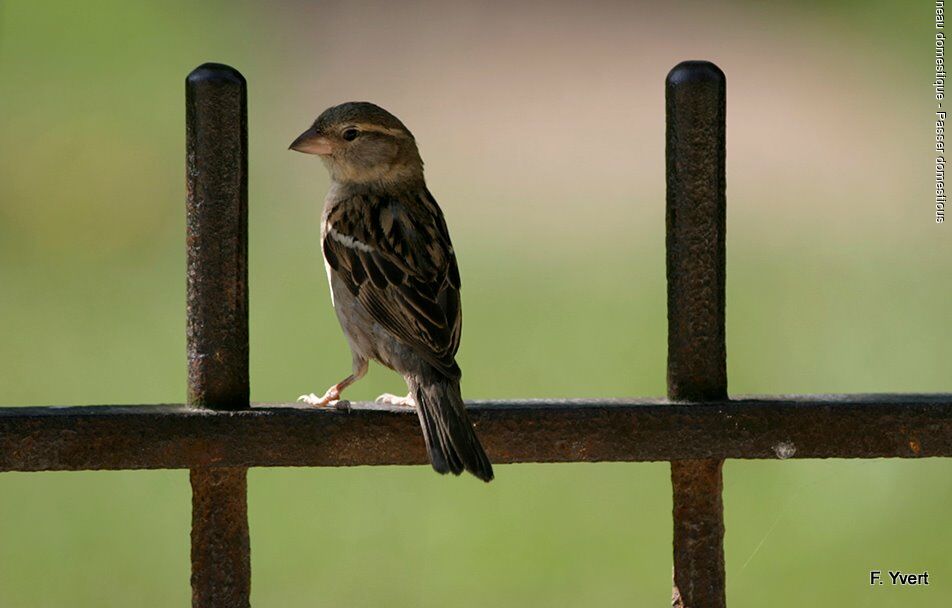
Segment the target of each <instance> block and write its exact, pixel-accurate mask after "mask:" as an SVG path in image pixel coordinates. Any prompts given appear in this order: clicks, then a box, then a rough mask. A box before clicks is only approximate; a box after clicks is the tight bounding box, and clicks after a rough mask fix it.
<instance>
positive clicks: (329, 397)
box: [298, 384, 350, 409]
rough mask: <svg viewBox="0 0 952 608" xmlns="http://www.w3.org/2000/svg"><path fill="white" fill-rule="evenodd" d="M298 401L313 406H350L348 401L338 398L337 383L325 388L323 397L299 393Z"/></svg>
mask: <svg viewBox="0 0 952 608" xmlns="http://www.w3.org/2000/svg"><path fill="white" fill-rule="evenodd" d="M298 401H303V402H304V403H306V404H308V405H313V406H314V407H329V408H334V409H347V408H348V407H349V406H350V402H349V401H346V400H344V399H341V398H340V389H339V388H337V385H336V384H335V385H334V386H332V387H330V388H329V389H327V392H326V393H324V396H323V397H318V396H317V395H315V394H314V393H309V394H307V395H301V396H300V397H298Z"/></svg>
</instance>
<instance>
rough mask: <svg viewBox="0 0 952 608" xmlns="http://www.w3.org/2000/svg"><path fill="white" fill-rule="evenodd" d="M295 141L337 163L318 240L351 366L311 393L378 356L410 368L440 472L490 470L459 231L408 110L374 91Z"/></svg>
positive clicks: (361, 370)
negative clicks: (462, 354) (464, 327)
mask: <svg viewBox="0 0 952 608" xmlns="http://www.w3.org/2000/svg"><path fill="white" fill-rule="evenodd" d="M291 149H292V150H296V151H298V152H306V153H308V154H317V155H319V156H320V157H321V160H322V161H324V165H325V166H326V167H327V169H328V171H329V172H330V175H331V187H330V191H329V192H328V193H327V197H326V198H325V202H324V213H323V216H322V222H321V240H322V248H323V251H324V262H325V266H326V268H327V276H328V280H329V282H330V287H331V299H332V302H333V304H334V309H335V311H336V312H337V318H338V320H339V321H340V324H341V327H342V328H343V330H344V334H345V335H346V336H347V340H348V342H349V343H350V350H351V354H352V357H353V373H352V374H351V375H350V376H348V377H347V378H345V379H343V380H341V381H340V382H338V383H337V384H335V385H333V386H331V387H330V388H329V389H327V392H325V393H324V395H323V396H322V397H318V396H317V395H314V394H310V395H303V396H302V397H301V400H303V401H306V402H307V403H310V404H312V405H328V404H333V403H334V402H336V401H337V400H339V399H340V397H341V392H342V391H343V390H344V389H345V388H347V387H348V386H350V385H351V384H353V383H354V382H356V381H357V380H359V379H360V378H361V377H363V375H364V374H365V373H366V372H367V365H368V361H370V360H371V359H373V360H376V361H378V362H380V363H382V364H383V365H386V366H387V367H389V368H390V369H393V370H395V371H397V372H399V373H400V374H402V375H403V377H404V379H405V380H406V382H407V387H408V388H409V394H408V395H407V396H406V397H402V398H401V397H395V396H393V395H389V394H386V395H381V396H380V397H378V399H377V400H378V402H384V403H391V404H394V405H405V406H410V407H415V408H416V411H417V414H418V416H419V418H420V425H421V426H422V428H423V438H424V440H425V441H426V446H427V450H428V451H429V455H430V462H431V463H432V465H433V468H434V469H436V470H437V471H438V472H440V473H447V472H449V473H453V474H455V475H459V474H460V473H461V472H462V471H463V470H464V469H465V470H467V471H469V472H470V473H472V474H473V475H475V476H476V477H478V478H480V479H482V480H484V481H489V480H491V479H492V478H493V469H492V465H491V464H490V462H489V459H488V458H487V457H486V453H485V452H484V451H483V447H482V445H481V444H480V443H479V439H478V438H477V437H476V433H475V432H474V431H473V425H472V423H471V422H470V420H469V416H467V414H466V409H465V406H464V405H463V398H462V395H461V394H460V384H459V383H460V368H459V366H458V365H457V364H456V351H457V349H458V348H459V340H460V327H461V321H462V316H461V312H460V291H459V290H460V278H459V270H458V268H457V266H456V256H455V254H454V252H453V246H452V244H451V243H450V235H449V232H448V231H447V228H446V222H445V220H444V219H443V213H442V211H440V207H439V205H437V203H436V200H435V199H434V198H433V196H432V195H431V194H430V192H429V190H427V187H426V183H425V181H424V179H423V161H422V160H421V158H420V153H419V152H418V151H417V146H416V141H415V140H414V138H413V135H412V134H411V133H410V131H409V130H408V129H407V128H406V127H405V126H404V124H403V123H402V122H400V120H399V119H397V118H396V117H395V116H393V115H392V114H390V113H389V112H387V111H386V110H384V109H383V108H381V107H379V106H376V105H374V104H372V103H367V102H349V103H344V104H341V105H339V106H334V107H332V108H330V109H328V110H326V111H325V112H324V113H323V114H321V115H320V116H319V117H318V118H317V120H316V121H314V124H313V125H312V126H311V128H309V129H308V130H307V131H305V132H304V133H302V134H301V135H300V137H298V138H297V139H295V140H294V142H293V143H292V144H291Z"/></svg>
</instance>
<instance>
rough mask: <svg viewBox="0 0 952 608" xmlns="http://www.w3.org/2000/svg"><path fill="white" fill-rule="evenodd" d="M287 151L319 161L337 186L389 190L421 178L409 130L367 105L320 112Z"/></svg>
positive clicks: (344, 105)
mask: <svg viewBox="0 0 952 608" xmlns="http://www.w3.org/2000/svg"><path fill="white" fill-rule="evenodd" d="M290 149H291V150H296V151H298V152H305V153H307V154H317V155H318V156H320V157H321V160H322V161H324V164H325V165H326V166H327V169H328V171H330V174H331V177H332V178H333V179H334V181H337V182H339V183H345V184H346V183H353V184H358V183H372V182H379V183H383V184H393V183H401V182H404V181H407V180H416V179H420V178H422V176H423V161H422V160H421V159H420V153H419V152H418V151H417V146H416V141H415V140H414V139H413V134H412V133H410V130H409V129H407V128H406V126H404V124H403V123H402V122H400V119H398V118H397V117H396V116H394V115H393V114H391V113H390V112H387V111H386V110H384V109H383V108H381V107H380V106H377V105H374V104H372V103H369V102H366V101H350V102H347V103H342V104H340V105H339V106H334V107H332V108H328V109H327V110H324V112H323V113H322V114H321V115H320V116H318V117H317V120H315V121H314V124H313V125H311V128H309V129H308V130H307V131H305V132H304V133H301V135H300V136H298V138H297V139H295V140H294V142H292V143H291V147H290Z"/></svg>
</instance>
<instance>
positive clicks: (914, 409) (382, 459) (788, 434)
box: [0, 394, 952, 471]
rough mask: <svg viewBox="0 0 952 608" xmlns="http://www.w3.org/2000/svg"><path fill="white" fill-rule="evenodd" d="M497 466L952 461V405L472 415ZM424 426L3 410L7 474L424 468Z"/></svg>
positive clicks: (350, 414) (847, 398) (389, 420)
mask: <svg viewBox="0 0 952 608" xmlns="http://www.w3.org/2000/svg"><path fill="white" fill-rule="evenodd" d="M469 405H470V408H471V410H470V411H471V414H472V418H473V421H474V423H475V425H476V431H477V433H478V434H479V436H480V438H481V440H482V441H483V444H484V445H485V447H486V451H487V452H488V454H489V456H490V458H491V459H492V460H493V462H495V463H499V464H502V463H514V462H580V461H581V462H599V461H664V460H681V459H702V458H708V459H710V458H714V459H723V458H762V459H778V458H779V459H784V458H882V457H898V458H915V457H926V456H952V395H950V394H941V395H917V394H906V395H899V394H896V395H802V396H781V397H748V398H738V399H732V400H729V401H723V402H706V403H697V404H695V403H684V402H679V403H670V402H667V401H664V400H648V399H639V400H606V401H582V400H578V401H543V400H531V401H509V402H474V403H471V404H469ZM425 462H426V455H425V452H424V449H423V440H422V438H421V435H420V429H419V423H418V421H417V416H416V415H415V414H414V413H413V412H412V411H410V410H408V409H396V408H390V407H385V406H377V405H374V404H364V403H355V404H353V405H352V406H351V407H350V409H346V410H345V409H339V410H334V409H314V408H308V407H301V406H297V405H284V404H283V405H256V406H254V407H253V408H251V409H250V410H246V411H236V412H215V411H211V410H197V409H190V408H186V407H185V406H182V405H143V406H87V407H8V408H0V471H62V470H90V469H181V468H190V467H214V466H228V467H260V466H352V465H392V464H424V463H425Z"/></svg>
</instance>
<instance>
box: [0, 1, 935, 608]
mask: <svg viewBox="0 0 952 608" xmlns="http://www.w3.org/2000/svg"><path fill="white" fill-rule="evenodd" d="M931 55H932V7H931V5H930V3H925V2H923V3H916V4H915V5H914V6H913V5H900V4H899V3H893V2H885V1H881V2H863V3H859V2H833V3H820V2H813V3H806V4H803V3H779V4H771V5H770V7H769V8H768V7H767V6H766V5H763V4H759V3H750V2H732V3H700V2H698V3H669V4H665V5H656V4H648V3H645V4H631V3H621V2H619V3H607V2H602V3H586V4H585V5H584V8H583V7H582V6H575V5H573V4H571V3H567V2H566V3H563V4H558V3H556V4H552V3H546V4H541V3H539V4H535V3H529V4H521V5H519V6H511V5H505V4H502V3H499V4H492V3H479V2H467V3H458V4H452V3H440V2H413V3H399V4H395V3H384V2H333V3H306V2H297V3H294V2H283V3H278V2H269V3H264V2H218V3H215V2H202V3H180V2H151V3H145V2H124V1H115V2H99V1H91V2H83V3H79V2H66V1H61V2H45V1H36V2H28V1H26V0H22V1H16V0H13V1H6V2H3V3H2V5H0V87H2V95H0V327H2V332H0V338H2V339H0V366H2V370H3V371H2V372H0V403H3V404H10V405H46V404H50V405H63V404H106V403H156V402H181V401H183V400H184V396H185V344H184V326H185V318H184V312H185V311H184V289H185V279H184V267H185V260H184V202H183V201H184V175H183V173H184V159H183V156H184V123H183V120H184V116H183V115H184V84H183V81H184V78H185V75H186V74H187V73H188V72H189V71H190V70H191V69H192V68H194V67H195V66H196V65H198V64H200V63H202V62H205V61H219V62H225V63H229V64H231V65H234V66H236V67H237V68H239V69H240V70H241V71H242V72H243V73H244V75H245V76H246V77H247V80H248V83H249V87H250V93H249V120H250V149H251V178H250V200H251V203H250V255H251V262H250V264H251V267H250V292H251V332H252V335H251V341H252V349H251V373H252V398H253V399H254V400H255V401H290V400H293V399H294V398H295V397H296V396H297V395H299V394H301V393H303V392H310V391H315V392H320V391H322V390H323V389H324V388H326V387H327V385H328V384H330V383H332V382H334V381H336V380H338V379H339V378H340V377H341V376H342V375H343V374H344V373H345V372H347V371H348V367H349V362H350V359H349V355H348V353H347V348H346V345H345V341H344V339H343V337H342V336H341V333H340V329H339V327H338V325H337V320H336V318H335V317H334V315H333V313H332V311H331V307H330V304H329V301H328V297H327V289H326V284H325V278H324V271H323V268H322V264H321V261H320V251H319V246H318V236H317V235H318V215H319V209H320V201H321V200H322V198H323V195H324V192H325V190H326V188H327V177H326V175H325V173H324V170H323V167H321V166H320V163H319V162H317V160H316V159H315V158H313V157H307V156H304V155H299V154H293V153H290V152H288V151H287V145H288V143H289V142H290V141H291V139H293V137H294V136H296V135H297V134H298V133H299V132H300V131H301V130H303V128H305V127H306V126H307V125H308V124H309V122H310V121H311V120H313V118H314V117H315V116H316V115H317V114H318V113H319V112H320V111H321V110H323V109H324V108H325V107H327V106H329V105H332V104H335V103H338V102H341V101H345V100H349V99H368V100H373V101H375V102H377V103H379V104H381V105H383V106H385V107H387V108H389V109H390V110H392V111H393V112H394V113H395V114H397V115H398V116H400V117H401V118H402V119H403V120H404V122H406V123H407V124H408V125H409V126H410V128H411V129H413V131H414V132H415V134H416V136H417V139H418V141H419V142H420V145H421V149H422V153H423V156H424V159H425V160H426V162H427V169H428V174H427V175H428V180H429V183H430V187H431V190H432V191H433V192H434V193H435V195H436V196H437V198H438V199H439V200H440V201H441V203H442V206H443V208H444V211H445V213H446V216H447V219H448V222H449V225H450V228H451V231H452V233H453V237H454V241H455V244H456V249H457V251H458V254H459V258H460V266H461V271H462V276H463V283H464V292H463V296H464V310H465V313H466V314H465V324H464V327H465V331H464V332H463V336H464V339H463V342H462V350H461V353H460V359H461V364H462V367H463V369H464V370H465V375H464V384H463V389H464V394H465V395H466V396H468V397H469V398H489V397H529V396H538V397H547V396H565V397H609V396H635V395H643V396H656V395H662V394H663V393H664V361H665V331H666V325H665V307H664V297H665V295H664V251H663V247H664V217H663V207H664V174H663V162H664V161H663V156H664V141H663V140H664V130H663V129H664V124H663V120H664V118H663V115H664V108H663V87H662V83H663V79H664V76H665V74H666V73H667V71H668V70H669V69H670V68H671V67H672V66H673V65H674V64H675V63H677V62H678V61H681V60H683V59H689V58H707V59H711V60H714V61H716V62H718V63H719V64H720V65H721V67H722V68H723V69H724V71H725V72H726V73H727V75H728V83H729V84H728V91H729V102H728V139H729V154H728V197H729V201H730V204H729V211H728V224H729V243H728V292H729V293H728V351H729V374H730V383H731V392H732V393H734V394H741V393H784V392H868V391H948V390H949V389H950V378H949V372H950V360H952V359H950V356H952V342H950V341H949V339H948V307H949V301H950V297H952V289H950V284H949V276H950V275H949V270H950V268H949V264H950V261H952V257H950V254H952V244H950V239H949V234H948V230H949V229H948V228H945V227H944V226H936V225H935V224H934V220H933V209H932V202H931V186H930V183H931V180H932V177H931V175H932V164H931V160H930V159H931V157H932V153H931V147H932V145H931V143H930V142H931V137H932V135H931V130H932V120H933V119H932V105H933V103H934V101H933V99H932V97H931V89H930V86H929V83H930V82H931V76H930V74H931V70H932V56H931ZM401 390H402V384H401V380H400V379H399V378H398V377H396V376H395V375H394V374H392V373H390V372H387V371H385V370H381V369H380V368H372V372H371V374H370V375H369V376H368V378H367V379H365V380H364V381H363V382H361V383H360V384H359V385H357V386H356V387H355V388H354V389H352V392H351V393H350V397H351V398H353V399H370V398H373V397H374V396H375V395H377V394H378V393H381V392H384V391H390V392H397V393H399V392H400V391H401ZM724 477H725V486H726V487H725V504H726V526H727V537H726V552H727V563H728V578H727V580H728V598H729V600H730V603H731V605H732V606H735V607H736V606H764V605H769V606H778V607H779V606H803V605H806V604H812V605H818V606H826V605H838V606H868V607H881V606H908V605H913V604H917V605H933V606H935V605H947V604H949V603H952V567H950V563H949V557H948V547H949V546H950V543H952V531H950V528H949V526H948V525H946V522H947V518H948V509H949V507H948V505H949V504H950V502H952V482H950V479H952V463H949V462H948V461H942V460H924V461H922V462H913V461H901V462H900V461H895V460H893V461H887V460H880V461H866V462H860V461H837V462H834V461H801V462H794V461H784V462H779V461H778V462H737V461H734V462H728V463H727V464H726V466H725V476H724ZM249 485H250V496H249V501H250V504H249V508H250V519H251V522H250V523H251V529H252V559H253V569H254V579H253V584H252V594H253V598H252V599H253V603H254V604H255V605H256V606H282V607H284V606H287V607H292V606H381V605H386V606H474V607H475V606H573V607H574V606H632V605H645V606H647V605H654V606H661V605H667V602H668V601H669V597H670V587H671V585H670V578H671V557H670V554H671V549H670V544H671V523H670V510H671V502H670V488H669V483H668V465H667V464H664V463H657V464H597V465H596V464H575V465H559V466H555V465H519V466H500V467H498V470H497V480H496V481H494V482H493V483H492V485H490V486H484V485H482V484H480V483H477V482H475V481H474V480H473V479H472V478H462V479H446V478H440V477H438V476H436V475H435V474H433V473H432V472H431V471H430V470H429V469H428V468H427V467H412V468H397V467H382V468H355V469H339V470H331V469H328V470H319V469H302V470H297V469H258V470H252V471H251V472H250V481H249ZM188 527H189V488H188V479H187V473H186V472H182V471H154V472H98V473H43V474H29V475H27V474H14V473H7V474H3V475H0V606H3V607H5V608H6V607H34V606H95V607H111V606H142V607H148V606H184V605H187V604H188V601H189V596H190V590H189V583H188V574H189V557H188V552H189V539H188ZM871 569H881V570H886V569H903V570H906V571H917V572H918V571H921V570H928V571H929V572H930V582H931V583H932V584H931V585H930V586H929V587H927V588H911V589H910V588H906V589H900V588H889V587H888V586H883V587H877V588H870V587H869V585H868V572H869V570H871Z"/></svg>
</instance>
